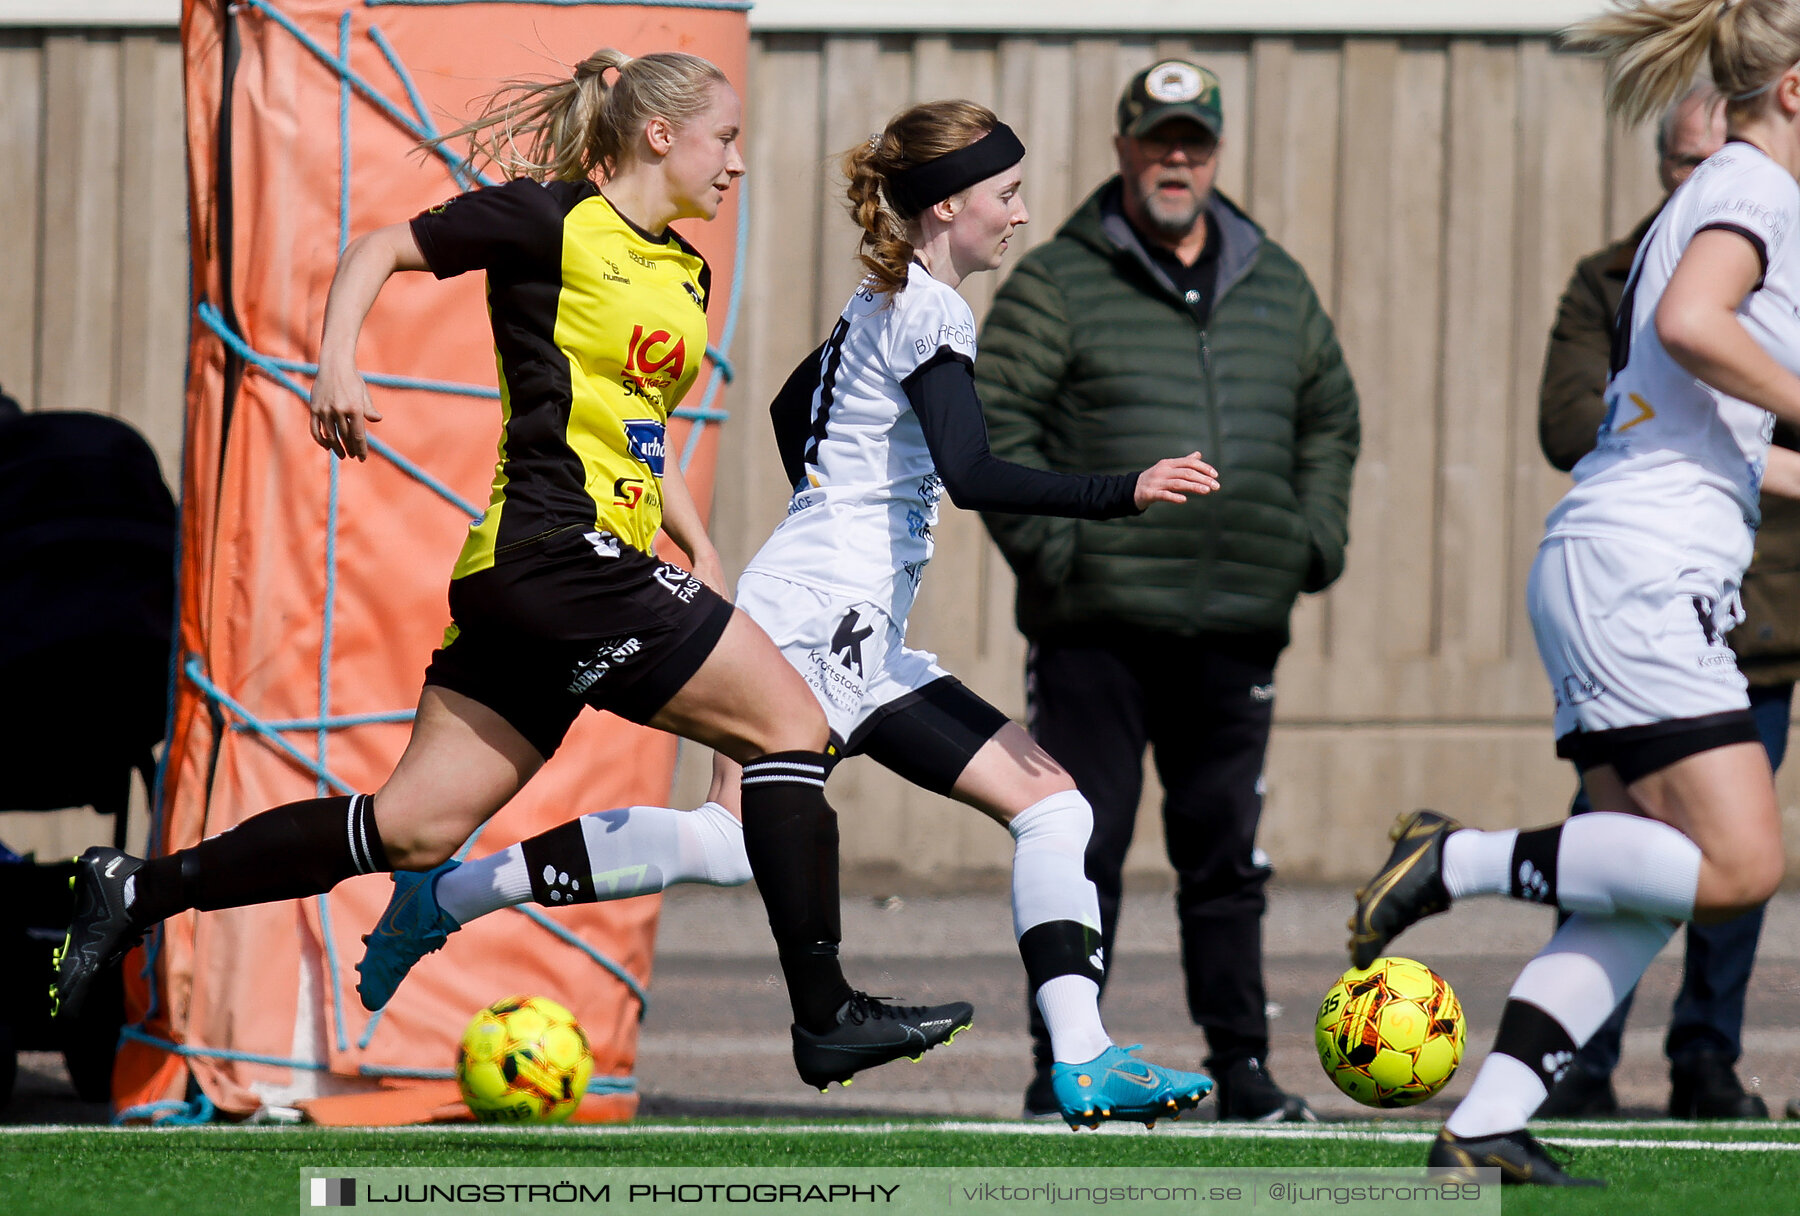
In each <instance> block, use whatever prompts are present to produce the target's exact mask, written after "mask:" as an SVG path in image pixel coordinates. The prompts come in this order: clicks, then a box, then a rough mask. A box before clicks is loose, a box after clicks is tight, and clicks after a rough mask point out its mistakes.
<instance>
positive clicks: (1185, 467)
mask: <svg viewBox="0 0 1800 1216" xmlns="http://www.w3.org/2000/svg"><path fill="white" fill-rule="evenodd" d="M1218 488H1219V471H1218V470H1217V469H1215V468H1213V467H1212V466H1211V465H1210V464H1207V463H1206V462H1205V461H1204V460H1202V459H1200V453H1198V452H1189V453H1188V454H1187V455H1186V456H1176V457H1174V458H1172V459H1169V460H1159V461H1157V462H1156V463H1155V464H1153V465H1151V466H1150V467H1149V468H1147V469H1145V470H1144V471H1143V472H1142V473H1139V474H1138V479H1137V492H1136V493H1135V494H1134V495H1133V499H1132V500H1133V501H1134V502H1136V503H1137V509H1138V510H1140V511H1142V510H1144V509H1145V508H1146V507H1148V506H1149V505H1150V504H1151V503H1153V502H1186V501H1187V496H1188V495H1189V494H1211V493H1212V492H1213V491H1214V490H1216V489H1218Z"/></svg>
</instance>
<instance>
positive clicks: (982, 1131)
mask: <svg viewBox="0 0 1800 1216" xmlns="http://www.w3.org/2000/svg"><path fill="white" fill-rule="evenodd" d="M1599 1126H1610V1127H1618V1128H1620V1129H1626V1128H1629V1129H1632V1130H1638V1131H1645V1130H1659V1129H1667V1130H1674V1129H1678V1128H1691V1127H1692V1124H1688V1123H1678V1122H1674V1121H1669V1120H1657V1121H1639V1122H1624V1121H1620V1122H1617V1123H1608V1124H1595V1123H1586V1124H1584V1125H1583V1127H1582V1130H1583V1131H1584V1132H1590V1131H1592V1130H1593V1129H1595V1128H1596V1127H1599ZM1710 1127H1712V1128H1714V1129H1716V1130H1718V1131H1721V1132H1744V1131H1762V1132H1773V1133H1777V1134H1780V1133H1782V1132H1785V1131H1786V1129H1784V1128H1781V1127H1779V1125H1775V1124H1770V1123H1766V1122H1764V1123H1756V1122H1741V1123H1737V1122H1733V1123H1715V1124H1711V1125H1710ZM289 1130H291V1129H290V1128H289V1127H271V1126H251V1127H235V1126H224V1125H219V1124H208V1125H206V1126H203V1127H182V1128H163V1129H144V1128H121V1127H98V1126H94V1125H46V1126H30V1127H0V1140H4V1139H5V1138H7V1137H11V1136H30V1135H44V1134H49V1133H69V1132H80V1133H87V1134H91V1135H106V1134H121V1133H127V1134H128V1133H133V1132H135V1133H138V1134H146V1133H148V1134H164V1135H166V1134H169V1133H171V1132H176V1133H185V1132H192V1133H196V1134H199V1135H224V1134H227V1133H234V1132H235V1133H237V1134H240V1135H253V1134H259V1133H260V1134H263V1135H279V1134H281V1133H284V1132H287V1131H289ZM338 1130H342V1131H346V1132H349V1131H357V1132H375V1133H380V1134H384V1135H402V1136H404V1135H419V1134H431V1135H450V1136H469V1137H486V1136H509V1135H519V1134H521V1133H524V1134H527V1135H534V1136H566V1137H602V1136H614V1137H617V1136H696V1137H698V1136H737V1135H765V1136H886V1135H893V1134H896V1133H904V1132H915V1131H929V1132H948V1133H953V1134H959V1135H1010V1136H1049V1135H1068V1134H1069V1133H1068V1132H1067V1131H1066V1130H1064V1129H1063V1128H1062V1127H1059V1126H1056V1125H1054V1124H1052V1125H1048V1126H1046V1125H1045V1124H1041V1123H1039V1124H1028V1123H962V1122H957V1123H853V1124H846V1123H812V1124H782V1125H777V1126H774V1127H758V1126H755V1125H753V1124H748V1125H734V1126H714V1125H706V1126H697V1127H690V1126H685V1125H682V1126H676V1125H670V1124H656V1123H649V1124H634V1125H626V1126H604V1127H590V1126H581V1127H537V1128H530V1129H526V1128H517V1127H503V1126H479V1125H473V1124H427V1125H420V1126H409V1127H389V1128H343V1129H338ZM1540 1130H1541V1131H1544V1132H1545V1138H1546V1139H1547V1140H1548V1141H1549V1142H1550V1143H1551V1144H1553V1145H1556V1146H1558V1147H1567V1148H1612V1149H1651V1150H1669V1149H1674V1150H1678V1151H1683V1152H1716V1153H1790V1152H1800V1135H1795V1134H1793V1133H1789V1136H1790V1138H1788V1139H1783V1140H1754V1141H1714V1140H1691V1139H1690V1140H1647V1139H1631V1138H1624V1137H1601V1136H1593V1135H1582V1136H1578V1137H1570V1136H1561V1135H1557V1134H1556V1133H1555V1132H1554V1131H1553V1130H1549V1129H1543V1128H1541V1127H1540ZM1080 1134H1083V1135H1093V1134H1095V1133H1092V1132H1084V1133H1080ZM1101 1134H1105V1135H1109V1136H1132V1135H1136V1136H1174V1137H1177V1138H1179V1139H1194V1140H1338V1141H1343V1140H1350V1141H1363V1142H1368V1143H1376V1144H1427V1143H1429V1142H1430V1141H1431V1139H1432V1138H1433V1136H1434V1135H1435V1134H1436V1133H1435V1132H1433V1131H1429V1130H1427V1131H1397V1130H1385V1129H1380V1128H1378V1127H1375V1126H1366V1125H1365V1126H1362V1127H1358V1126H1356V1125H1338V1126H1319V1125H1312V1126H1297V1125H1292V1124H1289V1125H1286V1126H1279V1127H1277V1126H1270V1127H1261V1126H1254V1125H1252V1126H1241V1125H1236V1124H1233V1125H1230V1126H1225V1125H1221V1124H1217V1123H1210V1124H1207V1123H1203V1124H1188V1125H1187V1126H1173V1125H1171V1124H1169V1123H1164V1124H1163V1125H1161V1126H1159V1127H1158V1128H1156V1129H1155V1130H1149V1129H1146V1128H1144V1127H1141V1126H1139V1125H1137V1124H1108V1125H1106V1126H1105V1127H1104V1128H1103V1129H1102V1132H1101Z"/></svg>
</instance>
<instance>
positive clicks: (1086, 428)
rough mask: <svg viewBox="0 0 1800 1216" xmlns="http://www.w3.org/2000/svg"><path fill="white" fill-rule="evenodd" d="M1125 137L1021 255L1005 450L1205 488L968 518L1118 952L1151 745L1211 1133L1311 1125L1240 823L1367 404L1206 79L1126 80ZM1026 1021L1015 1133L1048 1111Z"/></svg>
mask: <svg viewBox="0 0 1800 1216" xmlns="http://www.w3.org/2000/svg"><path fill="white" fill-rule="evenodd" d="M1118 121H1119V126H1118V130H1119V136H1118V139H1117V140H1116V145H1117V150H1118V154H1119V165H1120V174H1119V176H1118V177H1116V178H1114V179H1112V180H1111V181H1108V182H1107V183H1106V184H1105V185H1103V186H1102V187H1101V188H1100V189H1099V190H1098V191H1097V192H1096V193H1095V194H1094V195H1093V196H1092V197H1091V198H1089V199H1088V200H1087V202H1085V203H1084V204H1082V206H1081V207H1080V208H1079V209H1078V210H1077V211H1076V212H1075V214H1074V215H1073V216H1072V217H1070V219H1069V220H1068V222H1067V223H1065V224H1064V225H1063V227H1062V229H1061V230H1060V231H1059V232H1058V233H1057V234H1056V236H1055V237H1054V238H1053V239H1052V240H1051V241H1049V242H1047V243H1046V244H1044V245H1041V246H1039V247H1038V248H1036V249H1033V250H1032V251H1031V252H1030V253H1028V254H1026V255H1025V257H1024V258H1023V259H1021V261H1020V263H1019V265H1018V268H1017V269H1016V270H1015V271H1014V272H1013V273H1012V275H1011V277H1010V278H1009V279H1008V280H1007V282H1006V284H1005V285H1004V286H1003V287H1002V288H1001V290H1000V294H999V296H998V297H997V298H996V300H995V302H994V306H993V310H992V311H991V312H990V313H989V314H988V318H987V321H986V323H985V325H984V326H983V328H982V333H981V342H980V351H981V353H980V355H979V357H978V358H977V359H976V366H975V375H976V379H977V381H978V382H979V385H980V390H981V398H982V402H983V406H984V410H985V413H986V415H987V423H988V429H989V434H990V440H991V443H992V447H993V451H994V453H995V455H997V456H1001V457H1003V458H1005V459H1007V460H1015V461H1018V462H1019V463H1021V464H1028V465H1034V466H1036V467H1039V468H1048V469H1055V470H1059V471H1065V472H1076V471H1080V472H1096V473H1098V472H1109V473H1119V472H1127V471H1131V470H1136V469H1140V468H1143V467H1145V466H1147V465H1148V464H1150V463H1152V462H1154V461H1155V460H1157V459H1159V458H1161V457H1162V456H1163V455H1165V454H1167V453H1168V452H1178V451H1179V452H1187V451H1193V450H1196V449H1198V450H1199V451H1200V452H1201V453H1202V454H1204V456H1205V457H1206V459H1207V461H1208V462H1209V463H1211V464H1212V465H1213V466H1214V467H1215V468H1217V469H1218V470H1219V480H1220V489H1219V490H1218V491H1217V492H1215V493H1213V494H1210V495H1208V496H1206V497H1205V498H1200V499H1193V500H1190V501H1189V502H1188V503H1186V504H1185V505H1183V506H1179V507H1166V508H1162V509H1160V510H1157V511H1152V512H1149V513H1147V514H1144V515H1141V516H1136V517H1132V518H1127V519H1121V520H1111V521H1106V522H1099V523H1096V522H1091V521H1076V520H1072V519H1052V518H1045V517H1029V518H1027V517H1021V516H1012V515H989V516H984V519H985V521H986V523H987V526H988V530H989V531H990V532H991V533H992V534H993V536H994V539H995V541H996V542H998V544H999V546H1000V549H1001V552H1002V553H1004V554H1005V555H1006V559H1007V561H1008V562H1009V563H1010V564H1011V565H1012V568H1013V571H1014V573H1015V574H1016V575H1017V576H1018V584H1019V585H1018V600H1017V619H1018V624H1019V628H1020V630H1021V631H1022V632H1023V633H1024V634H1025V636H1026V638H1027V639H1028V640H1029V641H1030V643H1031V651H1030V655H1029V657H1028V659H1027V670H1026V687H1027V697H1028V701H1029V705H1030V713H1031V728H1032V733H1033V735H1034V736H1035V737H1036V738H1037V740H1038V741H1039V742H1040V743H1041V744H1042V745H1043V746H1044V747H1045V749H1046V750H1048V751H1049V752H1050V754H1051V755H1053V756H1055V757H1056V759H1057V760H1058V761H1060V762H1061V763H1062V764H1063V765H1064V766H1065V767H1067V768H1068V770H1069V772H1070V774H1071V775H1072V776H1073V777H1074V778H1075V781H1076V784H1077V785H1079V786H1080V788H1081V791H1082V792H1083V793H1084V794H1085V795H1086V796H1087V798H1088V800H1089V801H1090V802H1091V803H1092V804H1093V807H1094V818H1095V823H1094V832H1093V836H1092V837H1091V839H1090V840H1089V843H1088V850H1087V872H1088V877H1089V878H1090V879H1092V880H1093V882H1094V885H1095V886H1096V887H1097V888H1098V889H1099V894H1100V911H1101V922H1102V924H1101V931H1102V935H1103V939H1104V942H1105V946H1104V950H1105V954H1106V956H1107V957H1108V958H1110V956H1111V947H1112V941H1113V933H1114V928H1115V925H1116V923H1117V917H1118V907H1119V896H1120V892H1121V871H1122V869H1123V866H1124V860H1125V851H1126V848H1127V847H1128V846H1129V844H1130V843H1131V835H1132V828H1133V823H1134V820H1135V817H1136V813H1137V805H1138V800H1139V796H1140V794H1141V792H1142V772H1143V768H1142V766H1143V756H1144V749H1145V747H1146V746H1150V747H1153V748H1154V749H1155V759H1156V764H1157V771H1158V773H1159V774H1160V776H1161V778H1162V782H1163V785H1164V787H1165V788H1166V790H1167V797H1166V799H1165V801H1164V803H1163V822H1164V828H1165V833H1166V836H1167V840H1168V851H1169V857H1170V860H1171V862H1173V864H1174V866H1175V870H1176V875H1177V891H1176V897H1175V902H1176V914H1177V917H1178V919H1179V922H1180V928H1181V940H1182V963H1183V967H1184V969H1185V971H1186V975H1187V996H1188V1007H1189V1010H1190V1012H1191V1013H1192V1015H1193V1019H1194V1022H1195V1023H1196V1024H1197V1025H1199V1026H1200V1027H1202V1028H1203V1029H1204V1031H1205V1033H1206V1039H1207V1046H1208V1050H1209V1054H1208V1058H1207V1061H1206V1064H1207V1068H1208V1070H1209V1071H1210V1072H1211V1073H1212V1074H1213V1077H1214V1079H1215V1080H1216V1081H1217V1082H1218V1101H1219V1115H1220V1117H1221V1118H1225V1119H1256V1120H1302V1119H1311V1118H1312V1117H1313V1116H1312V1112H1311V1111H1310V1110H1309V1109H1308V1108H1307V1106H1306V1103H1305V1101H1304V1100H1303V1099H1302V1098H1300V1097H1298V1096H1296V1095H1293V1094H1288V1093H1285V1092H1283V1091H1282V1090H1281V1089H1280V1087H1279V1086H1277V1085H1276V1084H1275V1082H1274V1080H1273V1079H1272V1078H1271V1077H1270V1075H1269V1072H1268V1069H1267V1067H1266V1066H1265V1065H1266V1061H1267V1058H1268V1050H1269V1030H1268V1018H1267V1015H1266V1013H1265V1005H1266V997H1265V994H1264V990H1263V978H1262V914H1263V910H1264V907H1265V900H1264V894H1263V887H1264V884H1265V883H1266V882H1267V881H1268V878H1269V874H1270V867H1269V864H1268V859H1267V858H1266V857H1265V856H1264V855H1263V854H1262V852H1261V851H1260V850H1259V849H1257V848H1256V826H1257V820H1258V818H1259V817H1260V815H1261V811H1262V766H1263V756H1264V753H1265V751H1266V750H1267V746H1268V739H1269V725H1270V720H1271V716H1272V712H1273V709H1274V698H1275V684H1274V675H1275V661H1276V659H1277V657H1278V656H1279V655H1280V653H1281V650H1282V648H1283V647H1284V646H1285V645H1286V644H1287V641H1288V615H1289V612H1290V611H1291V610H1292V608H1293V606H1294V599H1295V597H1296V596H1297V595H1299V594H1300V592H1302V591H1319V590H1322V589H1324V588H1325V587H1328V586H1330V585H1331V583H1332V582H1333V580H1335V579H1336V578H1337V577H1338V575H1339V574H1340V573H1342V572H1343V568H1344V549H1345V544H1346V541H1347V538H1348V537H1347V527H1346V521H1347V517H1348V514H1349V502H1350V476H1351V468H1352V466H1353V464H1354V463H1355V460H1356V453H1357V445H1358V441H1359V428H1358V422H1357V401H1356V390H1355V388H1354V386H1353V385H1352V384H1351V382H1350V373H1349V371H1348V369H1347V368H1346V367H1345V366H1344V360H1343V355H1342V353H1341V352H1340V351H1339V349H1338V344H1337V339H1336V337H1335V336H1334V334H1333V331H1332V325H1331V321H1330V319H1329V318H1328V317H1326V315H1325V312H1324V310H1323V309H1322V308H1321V307H1320V305H1319V300H1318V297H1317V296H1316V295H1315V294H1314V292H1313V289H1312V286H1311V284H1309V283H1308V282H1307V279H1306V275H1305V273H1304V272H1303V271H1302V270H1301V269H1300V267H1299V265H1298V264H1296V263H1295V261H1294V260H1293V258H1291V257H1290V256H1288V254H1287V253H1286V252H1285V251H1284V250H1282V249H1281V248H1280V247H1279V246H1278V245H1276V244H1275V243H1274V242H1273V241H1271V240H1269V239H1268V237H1267V236H1265V235H1264V234H1263V232H1262V230H1261V229H1260V228H1259V227H1257V225H1256V224H1255V223H1254V222H1252V221H1251V220H1250V219H1249V217H1247V216H1246V215H1245V214H1244V213H1243V212H1242V211H1241V210H1240V209H1239V208H1238V207H1236V206H1235V205H1233V204H1232V203H1231V202H1230V201H1229V200H1227V199H1225V198H1223V197H1221V196H1219V195H1218V194H1216V193H1215V192H1214V191H1213V189H1212V181H1213V176H1214V173H1215V171H1216V169H1217V167H1218V147H1219V134H1220V131H1221V130H1222V128H1223V121H1222V114H1221V108H1220V100H1219V82H1218V80H1217V78H1216V77H1214V76H1213V74H1212V73H1211V72H1208V71H1206V70H1205V69H1204V68H1200V67H1197V66H1195V65H1194V64H1191V63H1186V62H1183V61H1181V60H1164V61H1163V62H1160V63H1158V64H1156V65H1155V66H1154V67H1152V68H1150V69H1148V70H1146V71H1144V72H1140V73H1139V74H1138V75H1136V76H1135V77H1133V78H1132V80H1131V81H1130V83H1129V84H1128V85H1127V86H1126V89H1125V93H1124V95H1123V96H1122V97H1121V98H1120V101H1119V110H1118ZM1031 1012H1032V1033H1033V1038H1034V1041H1035V1044H1036V1062H1037V1065H1038V1075H1037V1078H1036V1079H1035V1080H1034V1081H1033V1083H1032V1086H1031V1088H1030V1089H1029V1090H1027V1091H1026V1102H1025V1105H1026V1115H1027V1116H1028V1117H1031V1116H1034V1115H1041V1114H1044V1113H1046V1112H1049V1113H1054V1112H1055V1110H1056V1102H1055V1099H1054V1098H1053V1097H1052V1096H1051V1094H1050V1089H1049V1076H1050V1063H1051V1057H1050V1048H1049V1041H1048V1037H1047V1035H1046V1034H1045V1033H1044V1030H1043V1020H1042V1015H1041V1012H1040V1011H1039V1010H1037V1009H1035V1008H1033V1009H1032V1011H1031Z"/></svg>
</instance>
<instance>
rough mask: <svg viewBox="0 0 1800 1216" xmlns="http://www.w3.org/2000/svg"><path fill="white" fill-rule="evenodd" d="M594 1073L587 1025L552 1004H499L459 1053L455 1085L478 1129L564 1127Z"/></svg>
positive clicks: (522, 1000) (525, 999) (513, 1000)
mask: <svg viewBox="0 0 1800 1216" xmlns="http://www.w3.org/2000/svg"><path fill="white" fill-rule="evenodd" d="M593 1071H594V1057H593V1053H592V1052H590V1051H589V1050H588V1041H587V1035H586V1034H584V1033H583V1032H582V1029H581V1025H580V1023H578V1022H576V1020H575V1015H574V1014H572V1013H570V1012H569V1011H568V1010H567V1009H564V1008H563V1007H562V1006H561V1005H558V1004H557V1003H556V1002H555V1001H553V1000H550V999H549V998H548V997H541V996H514V997H508V998H506V999H505V1000H504V1001H496V1002H494V1003H493V1004H492V1005H489V1006H488V1007H487V1008H486V1009H483V1010H482V1011H481V1012H480V1013H478V1014H476V1015H475V1020H474V1021H472V1022H470V1023H469V1028H468V1029H467V1030H465V1031H463V1037H462V1042H461V1043H459V1044H457V1047H456V1084H457V1086H458V1088H460V1089H461V1090H462V1096H463V1101H464V1102H467V1103H468V1104H469V1109H470V1110H471V1111H473V1112H474V1113H475V1121H476V1122H477V1123H561V1122H563V1121H564V1120H566V1119H567V1118H568V1117H569V1116H570V1115H572V1114H574V1113H575V1108H576V1107H577V1106H580V1105H581V1096H582V1095H583V1094H584V1093H586V1092H587V1083H588V1078H589V1077H590V1076H592V1075H593Z"/></svg>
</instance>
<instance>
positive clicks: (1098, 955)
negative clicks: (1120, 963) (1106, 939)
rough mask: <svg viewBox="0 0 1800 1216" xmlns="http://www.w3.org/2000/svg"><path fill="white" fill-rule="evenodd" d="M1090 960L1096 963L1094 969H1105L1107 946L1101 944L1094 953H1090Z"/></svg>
mask: <svg viewBox="0 0 1800 1216" xmlns="http://www.w3.org/2000/svg"><path fill="white" fill-rule="evenodd" d="M1088 962H1090V963H1092V964H1094V969H1095V970H1096V971H1105V970H1106V947H1105V946H1101V947H1100V948H1099V949H1098V950H1095V951H1094V952H1093V953H1092V954H1090V955H1088Z"/></svg>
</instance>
